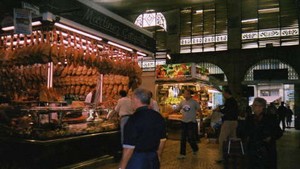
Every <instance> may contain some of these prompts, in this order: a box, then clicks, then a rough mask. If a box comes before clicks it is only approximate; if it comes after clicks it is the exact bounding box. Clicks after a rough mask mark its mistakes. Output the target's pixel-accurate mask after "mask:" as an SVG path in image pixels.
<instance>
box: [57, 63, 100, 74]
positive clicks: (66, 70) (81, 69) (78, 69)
mask: <svg viewBox="0 0 300 169" xmlns="http://www.w3.org/2000/svg"><path fill="white" fill-rule="evenodd" d="M54 74H55V76H59V77H66V76H75V75H76V76H81V75H82V76H91V75H96V74H98V69H97V68H95V67H89V68H88V67H87V66H85V65H84V66H76V65H74V64H71V65H67V66H63V65H57V66H55V70H54Z"/></svg>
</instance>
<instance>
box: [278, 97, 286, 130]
mask: <svg viewBox="0 0 300 169" xmlns="http://www.w3.org/2000/svg"><path fill="white" fill-rule="evenodd" d="M287 112H288V109H287V108H286V107H285V106H284V102H281V105H280V106H279V107H278V109H277V115H278V119H279V124H280V123H281V125H282V130H283V131H285V116H286V114H287Z"/></svg>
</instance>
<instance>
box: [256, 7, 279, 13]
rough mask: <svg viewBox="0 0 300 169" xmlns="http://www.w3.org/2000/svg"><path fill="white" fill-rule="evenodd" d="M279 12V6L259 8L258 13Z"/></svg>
mask: <svg viewBox="0 0 300 169" xmlns="http://www.w3.org/2000/svg"><path fill="white" fill-rule="evenodd" d="M275 12H279V8H267V9H259V10H258V13H275Z"/></svg>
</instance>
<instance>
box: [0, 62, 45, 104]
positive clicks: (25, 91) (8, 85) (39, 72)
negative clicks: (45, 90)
mask: <svg viewBox="0 0 300 169" xmlns="http://www.w3.org/2000/svg"><path fill="white" fill-rule="evenodd" d="M46 83H47V65H46V64H33V65H27V66H22V65H21V66H16V65H14V66H12V67H10V68H7V67H3V68H2V69H0V88H1V90H2V91H3V92H5V93H7V94H8V95H10V97H11V98H13V99H14V100H19V99H20V98H24V97H25V96H28V95H31V96H36V95H37V94H38V90H39V89H40V87H41V85H45V84H46Z"/></svg>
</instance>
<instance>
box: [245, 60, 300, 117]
mask: <svg viewBox="0 0 300 169" xmlns="http://www.w3.org/2000/svg"><path fill="white" fill-rule="evenodd" d="M243 83H244V84H245V85H248V86H251V87H252V88H253V95H252V96H251V97H249V104H250V105H251V104H252V102H253V99H254V98H255V97H262V98H264V99H266V100H267V102H268V104H270V103H274V104H275V105H276V106H279V105H280V103H281V102H284V103H285V106H289V107H290V108H291V109H292V110H293V111H294V108H295V107H296V104H297V103H296V102H295V98H294V97H295V84H299V75H298V73H297V72H296V71H295V69H294V68H293V67H291V66H290V65H288V64H286V63H284V62H282V61H280V60H278V59H266V60H262V61H260V62H258V63H256V64H255V65H253V66H252V67H250V68H249V69H248V71H247V73H246V75H245V76H244V82H243Z"/></svg>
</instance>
